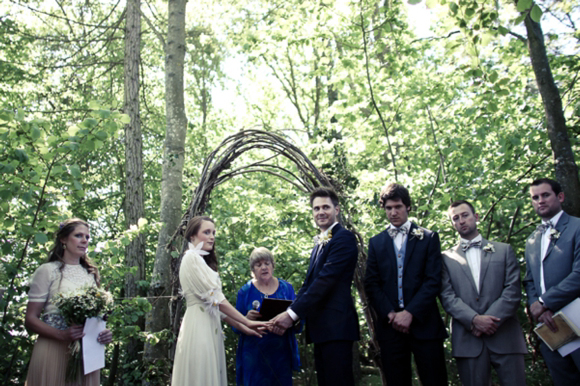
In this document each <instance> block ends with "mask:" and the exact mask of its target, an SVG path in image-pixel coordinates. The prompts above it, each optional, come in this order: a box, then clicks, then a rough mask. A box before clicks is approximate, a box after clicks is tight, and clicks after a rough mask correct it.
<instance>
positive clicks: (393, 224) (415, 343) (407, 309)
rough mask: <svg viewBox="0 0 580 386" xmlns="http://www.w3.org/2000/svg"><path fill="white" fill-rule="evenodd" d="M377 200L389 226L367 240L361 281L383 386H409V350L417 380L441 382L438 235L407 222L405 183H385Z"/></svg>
mask: <svg viewBox="0 0 580 386" xmlns="http://www.w3.org/2000/svg"><path fill="white" fill-rule="evenodd" d="M379 203H380V206H381V208H384V209H385V212H386V214H387V218H388V220H389V222H390V225H389V226H388V227H387V229H386V230H385V231H383V232H382V233H380V234H378V235H377V236H375V237H373V238H371V240H370V242H369V254H368V260H367V269H366V274H365V281H364V284H365V291H366V294H367V296H368V299H369V304H370V306H371V307H372V308H373V309H374V311H375V313H376V320H375V329H376V335H377V339H378V341H379V347H380V349H381V360H382V365H383V371H384V374H385V377H386V380H387V385H389V386H398V385H405V386H411V384H412V373H411V353H413V356H414V358H415V363H416V365H417V371H418V373H419V378H420V380H421V383H422V384H423V385H424V386H430V385H437V386H445V385H447V370H446V367H445V355H444V351H443V340H444V339H445V338H446V337H447V333H446V331H445V327H444V326H443V321H442V319H441V315H440V314H439V309H438V307H437V300H436V299H437V296H438V295H439V292H440V291H441V249H440V244H439V236H438V235H437V233H435V232H432V231H430V230H427V229H425V228H420V227H418V226H417V225H416V224H414V223H412V222H410V221H409V220H408V216H409V212H410V210H411V197H410V195H409V191H408V190H407V189H406V188H405V187H403V186H401V185H399V184H395V183H392V184H389V185H388V186H387V187H386V188H384V189H383V190H382V191H381V197H380V201H379Z"/></svg>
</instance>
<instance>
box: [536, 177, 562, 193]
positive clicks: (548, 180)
mask: <svg viewBox="0 0 580 386" xmlns="http://www.w3.org/2000/svg"><path fill="white" fill-rule="evenodd" d="M542 184H548V185H550V186H551V187H552V191H553V192H554V194H555V195H556V196H557V195H558V194H560V193H562V185H560V183H559V182H558V181H554V180H552V179H551V178H538V179H537V180H534V181H533V182H532V183H531V184H530V186H538V185H542Z"/></svg>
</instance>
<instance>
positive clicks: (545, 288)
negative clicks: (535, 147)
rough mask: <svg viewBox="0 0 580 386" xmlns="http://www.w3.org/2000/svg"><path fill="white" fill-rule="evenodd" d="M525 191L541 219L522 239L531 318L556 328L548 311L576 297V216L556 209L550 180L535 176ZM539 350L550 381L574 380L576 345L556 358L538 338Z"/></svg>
mask: <svg viewBox="0 0 580 386" xmlns="http://www.w3.org/2000/svg"><path fill="white" fill-rule="evenodd" d="M530 195H531V197H532V205H533V206H534V210H535V211H536V213H537V214H538V215H539V216H540V218H541V219H542V224H541V225H540V226H538V229H536V230H535V231H534V232H533V233H532V234H531V236H530V237H529V238H528V240H527V242H526V276H525V278H524V286H525V288H526V292H527V294H528V303H529V305H530V312H531V314H532V316H533V317H534V319H535V320H537V321H539V322H541V323H545V324H546V325H547V326H548V327H549V328H550V329H551V330H552V331H557V327H556V325H555V323H554V320H553V319H552V316H553V314H554V313H555V312H557V311H558V310H560V309H561V308H562V307H564V306H566V305H567V304H568V303H570V302H572V301H573V300H575V299H576V298H578V297H579V296H580V219H579V218H577V217H573V216H570V215H568V214H567V213H566V212H564V211H563V210H562V203H563V202H564V192H562V187H561V186H560V184H559V183H558V182H556V181H554V180H551V179H548V178H541V179H538V180H535V181H534V182H532V184H531V186H530ZM540 350H541V351H542V355H543V356H544V359H545V361H546V364H547V365H548V369H550V374H551V375H552V379H553V380H554V384H555V385H556V386H559V385H562V386H568V385H580V350H576V351H574V352H573V353H571V354H569V355H567V356H565V357H562V356H561V355H560V354H559V353H558V351H551V350H550V349H549V348H548V346H546V344H545V343H544V342H542V343H541V344H540Z"/></svg>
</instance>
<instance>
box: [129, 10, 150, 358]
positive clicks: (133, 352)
mask: <svg viewBox="0 0 580 386" xmlns="http://www.w3.org/2000/svg"><path fill="white" fill-rule="evenodd" d="M140 8H141V1H140V0H129V1H127V13H126V18H127V20H126V27H125V64H124V66H125V67H124V73H125V101H124V102H125V113H126V114H128V115H129V117H130V118H131V122H130V123H129V124H127V125H125V170H126V172H125V179H126V186H125V194H126V197H125V221H126V223H127V227H130V226H132V225H136V224H137V223H138V221H139V219H140V218H143V217H145V206H144V203H143V191H144V182H143V152H142V138H141V117H140V113H139V84H140V83H139V67H140V62H141V10H140ZM125 256H126V262H127V266H128V267H136V268H137V271H136V272H135V273H134V274H132V273H129V274H127V276H126V278H125V296H126V297H129V298H132V297H135V296H139V295H142V294H143V293H139V292H140V291H139V286H138V282H139V281H140V280H144V278H145V238H144V236H143V235H138V236H137V237H136V238H134V239H133V240H132V241H131V243H130V244H129V245H127V247H126V248H125ZM141 292H143V291H141ZM138 324H139V325H140V326H141V327H144V326H143V324H144V323H143V320H140V321H138ZM127 348H128V355H129V359H128V362H130V361H132V360H136V359H138V357H137V356H138V353H139V351H141V344H140V341H139V340H138V339H131V340H130V341H129V344H128V347H127Z"/></svg>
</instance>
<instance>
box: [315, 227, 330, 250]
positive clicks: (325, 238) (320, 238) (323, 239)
mask: <svg viewBox="0 0 580 386" xmlns="http://www.w3.org/2000/svg"><path fill="white" fill-rule="evenodd" d="M330 239H332V229H331V230H329V231H328V233H327V234H326V235H324V234H320V235H316V236H314V245H319V244H322V246H325V245H326V244H328V242H329V241H330Z"/></svg>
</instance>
